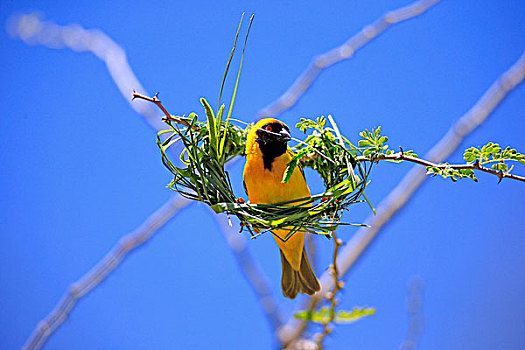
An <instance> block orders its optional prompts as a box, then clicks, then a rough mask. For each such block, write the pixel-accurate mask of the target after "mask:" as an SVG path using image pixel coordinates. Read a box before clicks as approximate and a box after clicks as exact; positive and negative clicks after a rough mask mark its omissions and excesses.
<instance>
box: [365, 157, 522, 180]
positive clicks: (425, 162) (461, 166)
mask: <svg viewBox="0 0 525 350" xmlns="http://www.w3.org/2000/svg"><path fill="white" fill-rule="evenodd" d="M356 160H357V161H369V162H375V161H380V160H391V161H392V160H393V161H401V160H404V161H407V162H412V163H416V164H420V165H423V166H430V167H434V168H439V169H445V168H451V169H471V170H479V171H483V172H486V173H489V174H492V175H496V176H497V177H499V178H500V179H503V178H508V179H512V180H518V181H523V182H525V177H523V176H519V175H513V174H510V173H505V172H503V171H501V170H495V169H492V168H488V167H485V166H483V165H481V164H480V163H479V162H473V163H471V164H438V163H433V162H431V161H428V160H425V159H421V158H416V157H412V156H408V155H406V154H404V153H403V152H397V153H393V154H378V155H376V156H360V157H357V158H356Z"/></svg>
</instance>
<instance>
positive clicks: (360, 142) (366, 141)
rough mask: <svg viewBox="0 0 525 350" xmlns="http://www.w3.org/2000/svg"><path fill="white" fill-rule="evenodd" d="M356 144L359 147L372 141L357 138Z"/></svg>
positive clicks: (368, 144) (370, 143)
mask: <svg viewBox="0 0 525 350" xmlns="http://www.w3.org/2000/svg"><path fill="white" fill-rule="evenodd" d="M357 145H358V146H359V147H366V146H370V145H372V142H370V141H368V140H359V142H358V143H357Z"/></svg>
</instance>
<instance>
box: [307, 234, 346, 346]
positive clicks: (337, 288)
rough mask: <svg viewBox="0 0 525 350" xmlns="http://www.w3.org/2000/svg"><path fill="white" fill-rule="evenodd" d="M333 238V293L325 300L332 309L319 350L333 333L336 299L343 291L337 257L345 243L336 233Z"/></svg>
mask: <svg viewBox="0 0 525 350" xmlns="http://www.w3.org/2000/svg"><path fill="white" fill-rule="evenodd" d="M332 236H333V239H334V254H333V258H332V265H331V266H330V267H329V271H330V273H331V274H332V278H333V288H332V291H331V292H329V293H327V294H326V296H325V298H326V300H328V302H329V303H330V309H329V311H328V320H327V322H326V323H324V325H323V332H322V333H321V334H319V335H318V336H317V339H316V344H317V348H318V349H322V348H323V341H324V339H325V338H326V337H327V336H328V335H329V334H330V333H332V330H333V325H332V323H333V322H334V319H335V308H336V306H337V304H338V300H337V299H336V295H337V293H338V292H339V291H340V290H341V289H343V285H344V282H343V281H340V280H339V269H338V268H337V255H338V253H339V248H340V247H341V246H342V245H343V242H342V241H341V240H340V239H339V238H337V236H336V233H335V231H334V232H332ZM311 311H312V310H311Z"/></svg>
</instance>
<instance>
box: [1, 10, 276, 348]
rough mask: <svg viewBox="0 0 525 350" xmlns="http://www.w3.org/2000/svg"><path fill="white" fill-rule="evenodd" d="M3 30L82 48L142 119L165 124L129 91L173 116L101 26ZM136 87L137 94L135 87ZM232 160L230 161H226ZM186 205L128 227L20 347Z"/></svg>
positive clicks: (32, 23) (30, 23) (24, 25)
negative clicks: (150, 92)
mask: <svg viewBox="0 0 525 350" xmlns="http://www.w3.org/2000/svg"><path fill="white" fill-rule="evenodd" d="M8 31H9V33H10V35H11V36H12V37H13V38H19V39H21V40H23V41H24V42H25V43H27V44H29V45H37V44H38V45H43V46H46V47H49V48H54V49H63V48H68V49H71V50H73V51H77V52H85V51H87V52H91V53H93V54H94V55H95V56H97V57H98V58H100V59H101V60H102V61H104V62H105V63H106V67H107V69H108V71H109V73H110V75H111V77H112V78H113V81H114V82H115V84H116V85H117V87H118V89H119V90H120V92H121V94H122V96H123V97H124V98H125V100H126V101H128V102H129V103H130V106H131V107H132V108H133V109H134V110H135V111H136V112H137V113H139V114H140V115H141V116H143V117H144V118H145V119H146V121H147V122H148V124H149V125H150V126H151V127H152V128H153V129H155V130H157V131H160V130H163V129H165V125H164V123H162V121H161V118H159V115H158V114H157V113H156V112H155V110H154V108H153V107H152V105H151V104H150V103H145V102H144V103H137V102H135V103H131V99H130V98H129V94H130V92H132V91H133V92H134V94H133V97H134V98H139V99H143V100H147V101H149V102H154V103H155V104H156V105H157V106H158V107H159V108H160V109H161V110H162V111H163V113H164V114H165V116H166V118H170V120H172V119H171V118H172V116H171V115H170V114H169V113H168V111H167V110H166V109H165V108H164V106H162V104H161V103H160V101H159V100H158V97H157V95H155V97H153V98H150V97H147V93H146V92H145V90H144V88H143V87H142V85H141V84H140V82H139V81H138V79H137V77H136V76H135V74H134V73H133V70H132V69H131V67H130V65H129V63H128V61H127V58H126V54H125V52H124V49H123V48H122V47H120V46H119V45H118V44H117V43H115V42H114V41H113V40H112V39H111V38H110V37H108V36H107V35H106V34H104V33H103V32H101V31H100V30H96V29H92V30H87V29H84V28H82V27H80V26H78V25H75V24H73V25H67V26H59V25H57V24H55V23H53V22H45V21H41V20H40V18H39V17H38V16H37V15H36V14H26V15H20V16H13V17H11V18H10V19H9V20H8ZM135 89H137V90H138V91H139V92H140V93H138V92H136V91H135ZM173 120H175V121H177V122H181V124H184V121H182V120H178V119H177V118H175V119H173ZM233 162H234V161H232V162H230V163H229V164H230V165H231V164H232V163H233ZM188 204H190V202H189V201H188V200H186V199H183V198H180V197H173V198H171V199H170V200H169V201H168V202H167V203H166V204H164V205H163V206H162V207H161V208H160V209H158V210H157V211H156V212H155V213H153V214H152V215H151V216H150V218H148V220H147V221H146V222H145V223H144V224H143V225H142V226H140V227H139V228H137V229H136V230H135V231H133V233H131V234H129V235H127V236H125V237H123V238H122V239H121V240H120V242H119V243H118V244H117V245H116V246H115V247H114V248H113V249H112V250H111V251H110V252H109V253H108V254H107V255H106V256H105V257H104V258H103V259H102V260H101V261H100V262H99V263H98V264H97V265H96V266H95V267H94V268H93V269H91V271H89V272H88V273H87V274H86V275H85V276H84V277H82V278H81V279H80V280H79V281H77V282H75V283H73V284H72V285H71V286H70V288H69V289H68V291H67V292H66V293H65V295H64V296H63V298H62V299H61V300H60V301H59V303H58V304H57V306H56V307H55V308H54V309H53V310H52V311H51V313H50V314H49V315H48V316H47V317H46V318H45V319H44V320H42V321H41V322H39V324H38V325H37V327H36V329H35V330H34V331H33V333H32V335H31V336H30V337H29V339H28V340H27V341H26V344H25V346H24V349H39V348H40V347H41V346H42V345H44V343H45V341H46V340H47V338H48V337H49V336H50V335H51V334H52V333H53V332H54V331H55V330H56V329H57V328H58V327H59V326H60V325H61V324H62V323H63V322H64V320H65V319H66V318H67V316H68V315H69V313H70V312H71V311H72V310H73V308H74V307H75V305H76V303H77V301H78V300H79V299H80V298H82V297H83V296H84V295H86V294H87V293H88V292H89V291H91V290H92V289H94V288H95V287H97V286H98V285H99V283H100V282H102V281H103V280H104V279H105V278H106V277H107V276H108V275H109V274H110V273H111V272H112V271H113V270H114V269H115V268H116V267H117V266H118V265H119V264H120V263H121V262H122V261H123V260H124V258H126V257H127V256H128V254H129V253H130V252H132V251H133V250H135V249H136V248H138V247H139V246H141V245H142V244H143V243H145V242H146V241H148V240H149V239H150V238H151V237H152V236H153V235H154V234H155V233H156V232H157V231H158V230H159V229H160V228H162V227H163V226H164V225H165V224H166V223H167V222H168V221H169V220H170V219H172V218H173V217H174V216H175V215H176V214H177V213H178V212H179V210H180V209H182V208H183V207H185V206H187V205H188ZM223 235H224V237H225V238H226V241H227V243H228V244H229V245H230V248H231V250H232V252H233V253H234V256H235V258H236V260H237V263H238V264H239V266H240V267H241V270H242V271H243V272H244V273H245V274H246V275H250V276H251V277H250V278H247V281H248V283H250V284H252V283H257V285H252V289H253V290H254V291H256V292H257V291H258V290H259V289H260V288H263V289H264V288H266V289H268V287H267V286H266V287H264V286H263V287H261V281H265V278H266V277H265V275H264V274H263V273H262V271H261V269H259V268H255V267H254V265H253V264H251V265H250V263H249V262H250V261H252V260H251V257H250V254H249V252H248V250H247V247H246V244H245V243H244V242H243V240H244V239H245V238H244V237H243V236H240V235H239V236H238V237H237V239H235V240H233V239H230V235H229V233H228V232H223ZM240 247H241V248H242V249H240ZM246 262H247V263H248V266H246V267H245V266H243V264H244V263H246ZM252 262H253V261H252ZM247 270H249V271H250V274H248V273H246V271H247ZM256 274H260V276H259V278H256V277H255V275H256ZM263 294H264V299H261V300H260V303H261V305H262V306H263V310H264V311H265V314H266V315H267V316H268V317H269V321H270V324H271V325H272V326H273V327H276V329H277V328H278V327H279V326H280V325H281V324H282V319H281V316H280V312H279V310H278V308H277V303H276V302H275V300H274V299H273V296H272V295H271V293H266V294H265V293H263Z"/></svg>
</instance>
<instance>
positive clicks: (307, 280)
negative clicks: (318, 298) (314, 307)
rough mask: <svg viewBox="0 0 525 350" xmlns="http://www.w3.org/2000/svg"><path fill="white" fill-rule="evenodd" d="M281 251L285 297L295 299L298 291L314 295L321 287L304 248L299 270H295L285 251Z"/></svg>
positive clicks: (282, 283) (282, 281) (282, 285)
mask: <svg viewBox="0 0 525 350" xmlns="http://www.w3.org/2000/svg"><path fill="white" fill-rule="evenodd" d="M280 252H281V263H282V279H281V288H282V290H283V294H284V296H285V297H287V298H290V299H295V297H296V296H297V294H298V293H305V294H308V295H312V294H314V293H315V292H318V291H319V290H320V289H321V286H320V285H319V281H318V280H317V277H315V275H314V272H313V271H312V267H311V266H310V262H308V256H307V255H306V250H305V249H304V248H303V255H302V257H301V266H300V268H299V271H297V270H294V269H293V268H292V265H290V263H289V262H288V260H286V257H285V256H284V254H283V251H282V250H280Z"/></svg>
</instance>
